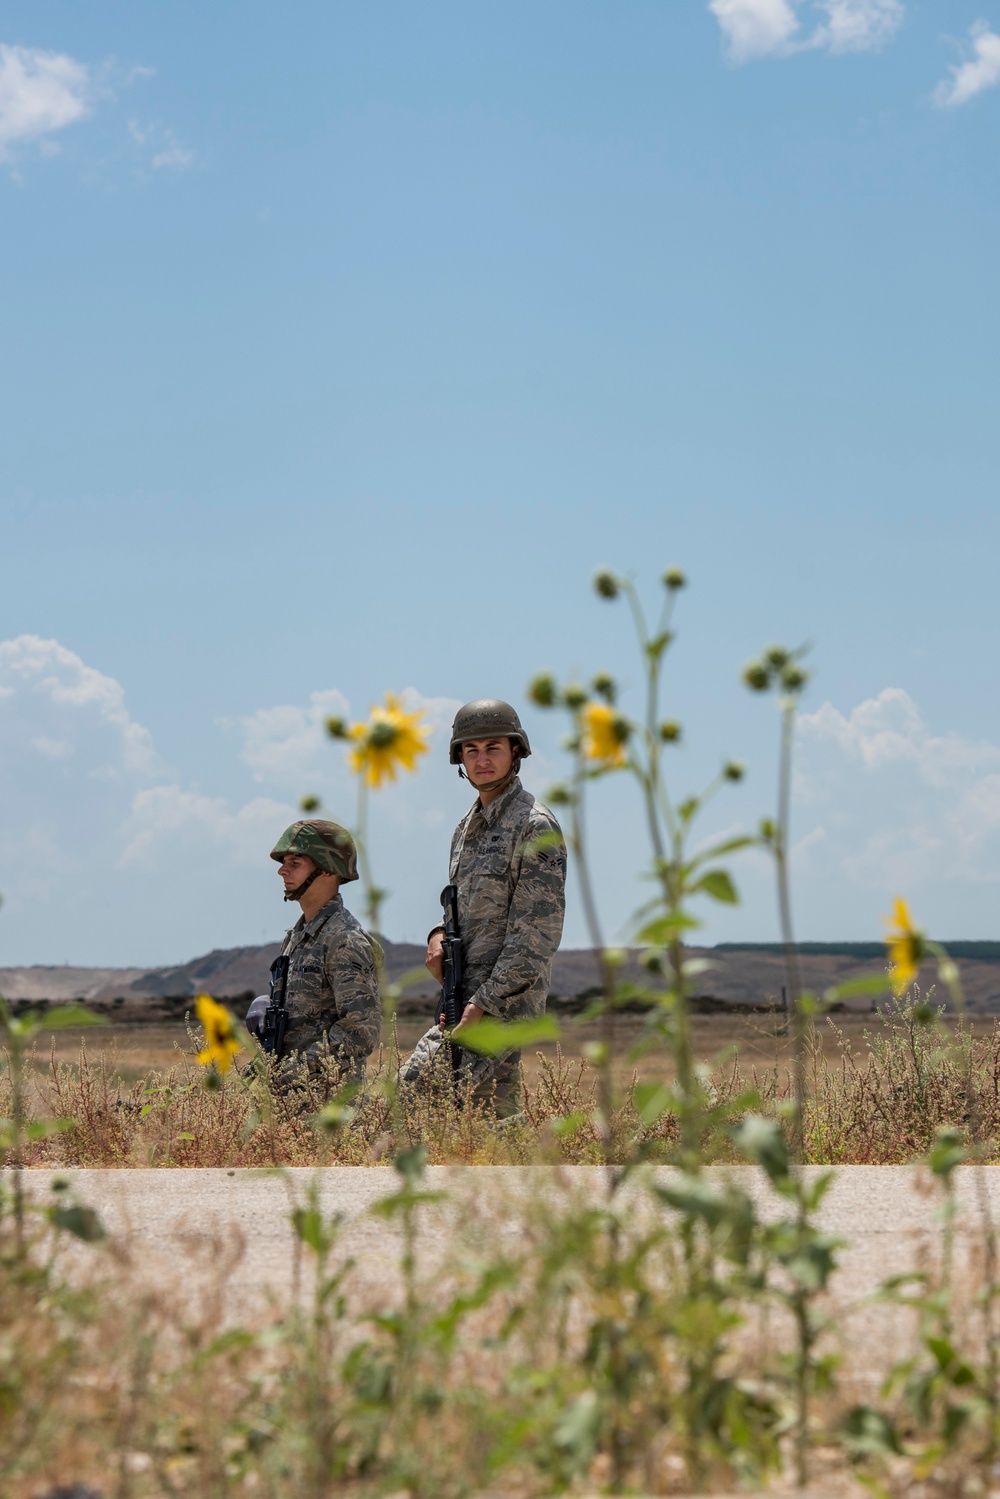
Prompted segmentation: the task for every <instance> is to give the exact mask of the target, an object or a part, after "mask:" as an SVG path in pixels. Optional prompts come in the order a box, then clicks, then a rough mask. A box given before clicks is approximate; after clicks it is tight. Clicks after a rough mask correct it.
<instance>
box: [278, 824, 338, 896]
mask: <svg viewBox="0 0 1000 1499" xmlns="http://www.w3.org/2000/svg"><path fill="white" fill-rule="evenodd" d="M286 854H303V855H305V857H306V858H308V859H312V861H313V863H314V864H315V865H316V868H315V869H314V870H313V872H312V874H311V875H310V876H309V878H308V879H307V880H305V881H304V883H303V884H301V885H300V886H299V887H298V889H297V890H291V891H289V892H288V894H287V895H286V896H285V899H286V900H298V898H299V896H300V895H304V894H305V892H306V890H308V888H309V886H310V885H311V884H312V882H313V880H314V879H316V877H317V875H320V874H335V875H337V876H338V877H339V879H340V883H341V884H342V885H346V884H347V883H348V881H350V880H356V879H357V877H358V853H357V849H356V848H355V847H354V839H353V838H352V837H351V835H350V833H349V832H348V831H347V829H346V828H342V827H341V826H340V825H339V823H336V822H324V820H323V819H322V818H319V817H310V818H307V819H306V820H305V821H304V822H293V823H292V825H291V827H290V828H286V829H285V831H284V832H283V833H282V835H281V837H280V838H279V839H278V841H277V843H276V844H275V845H274V847H273V848H272V850H271V858H272V859H274V860H275V861H276V863H278V864H280V863H281V861H282V859H283V858H284V857H285V855H286Z"/></svg>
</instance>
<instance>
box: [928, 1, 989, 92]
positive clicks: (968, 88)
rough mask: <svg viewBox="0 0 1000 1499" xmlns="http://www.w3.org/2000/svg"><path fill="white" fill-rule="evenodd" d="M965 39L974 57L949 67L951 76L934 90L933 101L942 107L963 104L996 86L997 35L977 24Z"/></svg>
mask: <svg viewBox="0 0 1000 1499" xmlns="http://www.w3.org/2000/svg"><path fill="white" fill-rule="evenodd" d="M969 36H970V38H971V41H972V50H973V52H974V54H975V56H974V57H972V58H970V59H969V60H968V62H963V63H955V64H953V65H952V67H951V68H950V69H949V71H950V73H951V77H950V78H947V79H945V80H944V81H943V82H942V83H939V84H938V86H937V88H936V89H935V90H934V102H935V104H938V105H940V106H941V107H942V108H951V107H953V106H954V105H956V104H967V103H968V102H969V100H970V99H974V98H975V97H976V95H977V94H981V93H982V92H983V91H984V90H985V89H988V88H994V87H995V86H996V85H997V83H1000V36H998V35H997V33H996V32H995V31H991V30H990V28H989V26H988V25H987V23H986V22H985V21H977V22H976V24H975V25H974V26H973V27H972V28H971V29H970V31H969Z"/></svg>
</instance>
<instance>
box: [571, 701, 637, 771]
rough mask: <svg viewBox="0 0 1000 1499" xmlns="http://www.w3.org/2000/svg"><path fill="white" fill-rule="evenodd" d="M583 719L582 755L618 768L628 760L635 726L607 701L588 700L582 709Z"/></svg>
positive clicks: (587, 758) (581, 715)
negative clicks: (589, 701) (628, 745)
mask: <svg viewBox="0 0 1000 1499" xmlns="http://www.w3.org/2000/svg"><path fill="white" fill-rule="evenodd" d="M580 719H581V721H582V723H583V755H584V759H586V760H596V761H597V762H598V763H599V764H601V765H605V766H607V767H608V768H609V769H616V770H617V769H619V768H620V767H621V766H623V765H624V764H625V762H626V759H627V756H626V753H625V746H626V744H627V743H628V738H629V735H630V734H631V732H632V726H631V724H630V723H629V721H628V719H627V718H622V716H621V714H620V713H616V712H615V710H614V708H612V707H611V706H610V704H608V703H587V704H586V705H585V707H583V708H582V709H581V711H580Z"/></svg>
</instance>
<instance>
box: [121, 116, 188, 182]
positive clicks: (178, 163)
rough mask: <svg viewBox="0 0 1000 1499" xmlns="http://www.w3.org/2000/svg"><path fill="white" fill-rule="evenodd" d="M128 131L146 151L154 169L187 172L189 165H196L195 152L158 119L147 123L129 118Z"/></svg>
mask: <svg viewBox="0 0 1000 1499" xmlns="http://www.w3.org/2000/svg"><path fill="white" fill-rule="evenodd" d="M128 133H129V135H130V136H131V137H132V139H133V141H135V143H136V145H137V146H140V147H141V148H142V150H143V151H144V152H145V153H146V156H147V158H148V163H149V165H150V166H151V167H152V168H153V170H154V171H168V172H186V171H187V170H188V168H189V167H192V166H194V162H195V154H194V152H193V151H192V150H191V149H190V148H189V147H188V146H185V145H183V144H182V143H181V142H180V141H179V140H178V139H177V136H176V135H175V134H174V132H173V131H172V130H171V129H169V128H168V127H167V126H166V125H162V124H161V123H160V122H159V121H158V120H151V121H149V122H148V123H147V124H143V123H142V122H141V121H139V120H129V122H128Z"/></svg>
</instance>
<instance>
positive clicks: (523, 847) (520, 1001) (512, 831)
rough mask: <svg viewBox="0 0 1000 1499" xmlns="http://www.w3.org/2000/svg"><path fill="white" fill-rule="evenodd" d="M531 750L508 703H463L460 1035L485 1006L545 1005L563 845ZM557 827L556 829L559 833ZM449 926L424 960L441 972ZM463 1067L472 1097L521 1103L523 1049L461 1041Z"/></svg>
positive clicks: (430, 1049) (417, 1062) (522, 1011)
mask: <svg viewBox="0 0 1000 1499" xmlns="http://www.w3.org/2000/svg"><path fill="white" fill-rule="evenodd" d="M530 754H531V747H530V745H529V744H528V736H527V734H526V733H525V732H524V730H523V729H522V727H521V722H520V719H519V718H518V716H517V714H516V713H515V711H514V709H513V708H512V707H511V706H510V704H509V703H502V702H498V701H497V700H496V699H495V698H484V699H482V700H481V701H478V702H474V703H466V705H465V707H464V708H460V709H459V710H458V713H457V714H456V715H455V722H454V725H453V726H452V731H451V756H450V758H451V763H452V764H453V765H457V766H458V767H459V772H458V773H459V775H460V776H462V777H463V778H466V777H467V778H468V780H469V781H470V782H471V783H472V785H473V786H474V787H475V789H476V791H478V793H479V796H478V798H477V800H476V802H475V804H474V806H473V807H472V809H471V811H469V812H468V813H467V814H466V815H465V817H463V818H462V821H461V822H460V823H459V825H458V827H457V828H456V829H455V833H454V836H453V838H452V840H451V863H450V872H449V879H450V881H451V883H452V884H454V885H456V886H457V887H458V901H457V906H458V927H459V932H460V934H461V939H462V989H461V994H460V996H459V999H460V1002H461V1004H462V1005H463V1006H464V1008H463V1009H462V1012H461V1016H462V1018H461V1021H460V1022H459V1024H458V1025H457V1026H456V1028H455V1031H454V1036H455V1039H456V1041H457V1042H461V1038H462V1032H463V1031H464V1030H466V1029H467V1028H468V1027H470V1026H472V1025H475V1023H476V1022H477V1021H478V1020H480V1019H481V1018H482V1017H483V1015H492V1016H493V1017H494V1018H495V1019H497V1020H524V1019H527V1018H529V1017H531V1016H535V1015H540V1014H541V1013H542V1011H543V1010H544V1009H545V1000H546V997H547V995H548V990H549V976H550V973H551V970H552V958H553V956H554V954H555V951H556V948H557V947H558V946H559V938H560V936H561V935H562V925H563V913H564V910H565V904H566V895H565V886H566V848H565V844H564V843H563V842H562V831H561V829H560V827H559V824H558V822H557V821H556V819H555V818H554V817H553V815H552V813H551V812H550V811H549V810H548V808H547V807H543V806H542V804H541V802H539V801H536V800H535V798H534V797H533V796H532V794H531V792H530V791H525V789H524V787H523V786H522V785H521V782H520V780H519V778H518V770H519V768H520V764H521V761H522V759H524V758H525V757H526V756H527V755H530ZM553 834H555V835H556V836H555V838H553V836H552V835H553ZM442 941H443V928H442V927H440V926H437V927H435V928H434V930H433V931H432V932H431V934H430V936H429V938H428V942H427V967H428V968H429V969H430V971H431V973H432V974H433V975H434V977H435V978H436V979H437V981H438V983H441V982H442ZM443 1040H444V1016H443V1015H441V1016H439V1018H438V1024H437V1025H435V1026H433V1027H432V1028H431V1029H430V1030H429V1031H428V1032H427V1033H426V1034H425V1035H424V1036H422V1037H421V1039H420V1041H419V1042H418V1043H417V1046H416V1049H415V1050H414V1052H413V1054H412V1055H411V1057H410V1058H409V1060H408V1062H407V1063H406V1065H405V1066H404V1068H403V1070H402V1078H403V1080H404V1081H405V1082H415V1081H416V1080H417V1079H418V1078H421V1077H423V1076H425V1075H427V1074H428V1072H429V1071H430V1070H431V1068H432V1064H433V1068H434V1070H435V1071H436V1070H437V1068H439V1067H442V1066H443V1065H447V1066H449V1068H450V1063H449V1062H448V1059H447V1048H445V1047H443V1046H442V1042H443ZM459 1076H460V1078H461V1079H462V1080H464V1081H465V1082H466V1085H467V1086H468V1087H469V1088H470V1090H471V1093H472V1097H473V1098H474V1099H475V1100H476V1101H478V1102H483V1103H487V1104H489V1105H491V1106H492V1108H493V1109H494V1111H495V1113H496V1114H497V1117H498V1118H501V1119H504V1118H509V1117H511V1116H512V1115H514V1114H517V1113H518V1112H519V1110H520V1107H521V1053H520V1052H519V1051H508V1052H503V1053H502V1054H501V1055H500V1056H498V1057H481V1056H477V1055H475V1054H474V1053H471V1052H468V1051H465V1052H463V1053H462V1061H461V1067H460V1073H459Z"/></svg>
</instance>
